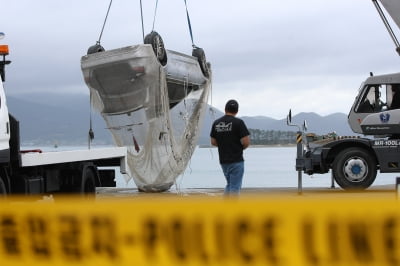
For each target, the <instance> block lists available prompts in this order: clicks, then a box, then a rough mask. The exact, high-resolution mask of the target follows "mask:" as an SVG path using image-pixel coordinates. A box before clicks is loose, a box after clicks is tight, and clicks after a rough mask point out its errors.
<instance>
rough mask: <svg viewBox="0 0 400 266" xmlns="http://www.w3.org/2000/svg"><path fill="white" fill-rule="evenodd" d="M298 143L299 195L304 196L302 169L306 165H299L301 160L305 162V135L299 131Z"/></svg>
mask: <svg viewBox="0 0 400 266" xmlns="http://www.w3.org/2000/svg"><path fill="white" fill-rule="evenodd" d="M296 143H297V158H296V168H297V194H299V195H302V194H303V176H302V170H303V169H302V168H303V166H304V163H302V164H300V165H299V162H300V160H303V133H302V132H301V131H297V135H296Z"/></svg>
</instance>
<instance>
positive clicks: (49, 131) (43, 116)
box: [7, 94, 112, 145]
mask: <svg viewBox="0 0 400 266" xmlns="http://www.w3.org/2000/svg"><path fill="white" fill-rule="evenodd" d="M7 105H8V109H9V112H10V113H11V114H12V115H13V116H14V117H15V118H16V119H17V120H18V121H19V122H20V136H21V141H22V143H23V145H30V144H32V145H55V144H57V145H60V144H63V145H83V144H87V143H88V132H89V128H90V109H89V96H88V95H84V94H82V95H61V96H60V95H55V94H54V95H53V94H35V95H33V94H32V95H30V94H28V95H26V94H24V95H21V96H11V97H10V96H9V97H7ZM92 128H93V131H94V133H95V139H94V143H95V144H110V143H112V139H111V134H110V133H109V132H108V130H107V129H106V124H105V122H104V120H103V118H102V117H101V116H100V115H99V114H97V113H95V112H94V113H93V114H92Z"/></svg>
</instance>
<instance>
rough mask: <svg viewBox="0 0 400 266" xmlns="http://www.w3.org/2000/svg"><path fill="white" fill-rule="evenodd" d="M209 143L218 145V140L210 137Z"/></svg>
mask: <svg viewBox="0 0 400 266" xmlns="http://www.w3.org/2000/svg"><path fill="white" fill-rule="evenodd" d="M211 145H213V146H218V142H217V140H216V139H215V138H213V137H211Z"/></svg>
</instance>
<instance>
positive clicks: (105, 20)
mask: <svg viewBox="0 0 400 266" xmlns="http://www.w3.org/2000/svg"><path fill="white" fill-rule="evenodd" d="M111 5H112V0H110V4H109V5H108V9H107V14H106V17H105V18H104V22H103V27H102V28H101V32H100V36H99V40H98V41H97V44H100V40H101V37H102V36H103V31H104V27H105V26H106V22H107V18H108V13H110V9H111Z"/></svg>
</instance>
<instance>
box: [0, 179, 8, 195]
mask: <svg viewBox="0 0 400 266" xmlns="http://www.w3.org/2000/svg"><path fill="white" fill-rule="evenodd" d="M6 195H7V189H6V185H5V184H4V181H3V179H2V178H0V198H2V197H5V196H6Z"/></svg>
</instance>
